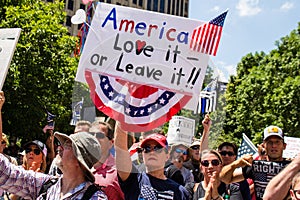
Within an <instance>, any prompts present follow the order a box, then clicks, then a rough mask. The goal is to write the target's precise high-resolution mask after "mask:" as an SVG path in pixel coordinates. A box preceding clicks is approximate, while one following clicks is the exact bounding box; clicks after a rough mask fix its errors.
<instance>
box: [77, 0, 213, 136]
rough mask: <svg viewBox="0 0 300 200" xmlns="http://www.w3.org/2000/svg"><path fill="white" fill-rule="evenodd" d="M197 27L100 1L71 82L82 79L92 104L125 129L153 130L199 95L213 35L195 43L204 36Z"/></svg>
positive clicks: (197, 24) (198, 24)
mask: <svg viewBox="0 0 300 200" xmlns="http://www.w3.org/2000/svg"><path fill="white" fill-rule="evenodd" d="M202 25H205V23H203V22H199V21H196V20H191V19H187V18H182V17H176V16H170V15H165V14H160V13H154V12H149V11H145V10H139V9H133V8H128V7H122V6H117V5H112V4H105V3H100V4H98V5H97V8H96V11H95V15H94V17H93V21H92V24H91V27H90V28H91V29H90V31H89V34H88V37H87V40H86V43H85V47H84V50H83V53H82V55H81V58H80V62H79V67H78V70H77V75H76V80H77V81H80V82H83V83H88V85H89V87H90V90H91V97H92V100H93V101H94V103H95V105H96V107H97V108H98V109H99V110H101V111H102V112H104V113H105V114H106V115H108V116H110V117H111V118H113V119H116V120H118V121H120V122H121V123H123V127H124V128H125V129H126V130H128V131H134V132H138V131H146V130H150V129H153V128H154V127H157V126H159V125H162V124H163V123H164V122H166V121H168V120H169V119H171V117H172V116H173V115H175V114H176V113H177V112H178V111H179V110H180V109H182V108H183V107H184V106H185V105H186V104H187V103H188V101H189V100H190V99H191V98H192V97H193V96H194V95H196V96H197V97H198V96H199V93H200V89H201V86H202V83H203V79H204V76H205V71H206V67H207V63H208V59H209V57H208V54H209V53H210V52H214V50H213V49H212V48H216V47H215V46H214V45H212V43H215V42H214V41H217V40H218V37H219V36H217V35H215V36H214V37H213V38H211V40H209V41H208V40H205V41H204V39H203V41H201V40H200V38H201V35H207V34H208V36H209V34H210V33H205V31H204V29H203V27H202ZM199 27H202V29H201V28H200V29H201V30H200V29H199ZM212 31H213V32H217V29H216V30H215V29H213V28H212ZM202 32H203V33H202ZM212 35H214V34H212ZM200 43H203V44H202V46H201V45H200ZM204 43H205V45H204ZM211 46H213V47H211ZM132 125H135V126H132Z"/></svg>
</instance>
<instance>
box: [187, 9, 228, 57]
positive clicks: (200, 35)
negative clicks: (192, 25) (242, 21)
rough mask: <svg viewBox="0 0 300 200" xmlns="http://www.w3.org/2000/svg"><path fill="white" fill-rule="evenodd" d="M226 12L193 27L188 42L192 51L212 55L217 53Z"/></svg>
mask: <svg viewBox="0 0 300 200" xmlns="http://www.w3.org/2000/svg"><path fill="white" fill-rule="evenodd" d="M227 12H228V11H225V12H224V13H222V14H221V15H219V16H218V17H216V18H214V19H213V20H211V21H209V22H208V23H205V24H203V25H201V26H199V27H198V28H196V29H194V31H193V34H192V39H191V42H190V48H191V49H192V50H193V51H197V52H201V53H205V54H209V55H213V56H215V55H216V54H217V50H218V46H219V42H220V39H221V35H222V29H223V25H224V21H225V17H226V15H227Z"/></svg>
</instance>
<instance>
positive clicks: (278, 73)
mask: <svg viewBox="0 0 300 200" xmlns="http://www.w3.org/2000/svg"><path fill="white" fill-rule="evenodd" d="M276 46H277V48H276V49H274V50H272V51H271V52H270V53H269V54H267V55H266V54H265V53H263V52H261V53H255V54H254V55H253V54H251V53H250V54H248V55H246V56H245V57H243V58H242V60H241V62H240V63H239V64H238V67H237V76H235V77H231V79H230V81H229V84H228V85H227V91H226V96H225V97H226V123H225V125H224V132H225V133H226V134H229V135H232V137H234V138H236V137H238V138H241V137H242V133H246V134H247V135H248V137H249V138H250V139H252V140H253V141H254V143H260V142H261V141H262V132H263V129H264V128H265V127H267V126H269V125H277V126H279V127H282V128H283V131H284V132H285V133H286V134H287V135H288V136H298V137H299V136H300V124H299V119H300V108H299V105H300V98H299V93H300V23H299V24H298V29H296V30H293V31H292V32H291V33H290V34H289V35H288V36H285V37H283V38H281V40H280V41H277V42H276Z"/></svg>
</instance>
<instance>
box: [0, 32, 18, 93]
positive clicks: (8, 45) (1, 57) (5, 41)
mask: <svg viewBox="0 0 300 200" xmlns="http://www.w3.org/2000/svg"><path fill="white" fill-rule="evenodd" d="M20 33H21V29H20V28H2V29H0V66H1V67H0V90H2V87H3V84H4V81H5V77H6V74H7V71H8V68H9V66H10V62H11V59H12V57H13V55H14V52H15V49H16V45H17V43H18V40H19V37H20Z"/></svg>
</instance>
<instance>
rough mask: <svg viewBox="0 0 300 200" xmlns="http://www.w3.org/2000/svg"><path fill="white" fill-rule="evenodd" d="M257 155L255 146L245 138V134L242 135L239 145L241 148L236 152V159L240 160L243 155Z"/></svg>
mask: <svg viewBox="0 0 300 200" xmlns="http://www.w3.org/2000/svg"><path fill="white" fill-rule="evenodd" d="M256 153H257V148H256V147H255V145H254V144H253V143H252V142H251V140H250V139H249V138H248V137H247V135H246V134H245V133H243V140H242V143H241V146H240V147H239V150H238V156H237V157H238V158H240V157H241V156H242V155H244V154H252V155H254V154H256Z"/></svg>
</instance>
